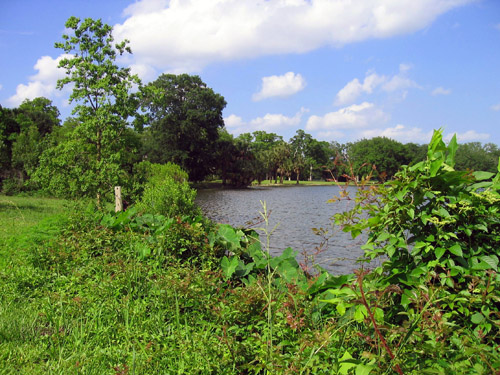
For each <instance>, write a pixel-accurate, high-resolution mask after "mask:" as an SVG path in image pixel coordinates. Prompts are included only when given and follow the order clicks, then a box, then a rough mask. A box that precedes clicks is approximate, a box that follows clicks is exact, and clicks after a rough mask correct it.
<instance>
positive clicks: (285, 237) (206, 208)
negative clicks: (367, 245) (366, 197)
mask: <svg viewBox="0 0 500 375" xmlns="http://www.w3.org/2000/svg"><path fill="white" fill-rule="evenodd" d="M349 189H350V195H351V196H352V197H354V195H355V191H356V190H355V189H356V188H355V187H349ZM339 191H340V189H339V187H338V186H335V185H332V186H324V185H323V186H304V185H302V186H301V185H299V186H282V187H251V188H248V189H222V190H221V189H207V190H199V191H198V196H197V199H196V202H197V203H198V205H199V206H200V207H201V208H202V210H203V212H204V213H205V215H206V216H208V217H209V218H211V219H212V220H214V221H217V222H219V223H227V224H231V225H233V226H235V227H245V228H247V227H262V226H263V225H264V224H263V223H260V224H257V225H253V226H252V224H254V223H257V222H258V221H259V220H260V219H261V218H262V217H261V215H260V214H259V212H262V211H263V209H262V205H261V203H260V202H261V201H262V202H264V201H265V202H266V205H267V209H268V211H269V212H270V216H269V230H271V229H272V228H273V227H274V226H276V225H277V228H276V229H275V230H274V232H273V233H272V236H271V241H270V251H271V253H272V254H273V255H279V254H280V253H281V252H282V251H283V250H284V249H285V248H287V247H289V246H290V247H292V248H293V249H294V250H297V251H298V252H299V253H300V254H302V255H301V256H300V257H299V258H300V260H301V261H304V260H305V259H306V258H305V255H306V254H307V255H308V256H312V255H313V254H315V253H317V250H318V247H320V245H321V244H322V242H323V238H322V236H318V235H316V234H315V233H314V231H313V228H317V229H319V228H323V229H325V230H328V237H330V238H329V239H328V242H327V243H326V244H324V245H323V246H322V248H321V249H322V250H321V251H320V253H319V254H317V255H315V256H314V258H315V261H316V263H318V264H320V265H321V266H322V267H325V268H326V269H328V270H329V271H330V272H332V273H334V274H342V273H348V272H352V271H353V270H354V269H356V268H359V265H356V264H355V261H356V259H357V258H358V257H359V256H361V255H362V254H363V251H362V250H361V249H360V246H361V245H362V244H363V243H364V241H363V240H364V239H363V237H362V236H360V237H358V238H356V239H354V240H353V239H352V238H351V235H350V234H349V233H344V232H342V231H340V229H339V228H335V227H334V226H332V220H331V217H332V216H333V215H334V214H336V213H338V212H343V211H346V210H347V209H348V208H349V207H351V206H352V204H353V202H352V201H346V200H344V201H337V202H335V203H327V201H328V200H329V199H331V198H332V197H334V196H336V195H338V194H339ZM259 234H260V235H261V240H262V239H263V238H264V235H263V234H262V231H259Z"/></svg>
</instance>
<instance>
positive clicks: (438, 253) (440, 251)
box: [434, 247, 446, 259]
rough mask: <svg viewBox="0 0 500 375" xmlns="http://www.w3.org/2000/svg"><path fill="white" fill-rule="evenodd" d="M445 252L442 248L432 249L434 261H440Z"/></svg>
mask: <svg viewBox="0 0 500 375" xmlns="http://www.w3.org/2000/svg"><path fill="white" fill-rule="evenodd" d="M445 251H446V250H445V249H444V248H443V247H436V248H435V249H434V255H435V256H436V259H440V258H441V257H442V256H443V254H444V252H445Z"/></svg>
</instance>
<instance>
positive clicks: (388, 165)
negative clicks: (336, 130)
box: [348, 137, 409, 179]
mask: <svg viewBox="0 0 500 375" xmlns="http://www.w3.org/2000/svg"><path fill="white" fill-rule="evenodd" d="M348 155H349V160H350V162H351V163H352V165H353V169H354V173H356V174H359V175H363V174H369V173H370V170H371V169H372V168H373V167H375V168H376V171H377V173H378V178H379V179H385V178H391V177H392V176H394V174H395V173H396V172H397V171H398V169H399V168H400V167H401V166H402V165H406V164H408V161H409V160H408V158H407V156H406V154H405V149H404V147H403V144H402V143H400V142H397V141H394V140H392V139H389V138H386V137H375V138H372V139H362V140H360V141H357V142H355V143H352V144H350V145H349V146H348Z"/></svg>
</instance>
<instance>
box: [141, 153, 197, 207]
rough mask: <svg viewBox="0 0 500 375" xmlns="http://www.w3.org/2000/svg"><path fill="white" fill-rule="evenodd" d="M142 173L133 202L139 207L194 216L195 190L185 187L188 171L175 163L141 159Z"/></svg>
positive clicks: (187, 185) (186, 185)
mask: <svg viewBox="0 0 500 375" xmlns="http://www.w3.org/2000/svg"><path fill="white" fill-rule="evenodd" d="M141 164H142V165H141V166H140V168H141V169H142V171H143V173H144V174H145V176H146V183H145V184H144V190H143V192H142V196H141V198H140V200H139V202H138V203H137V208H138V210H139V211H142V212H147V213H150V214H160V215H165V216H167V217H174V216H183V215H188V216H194V215H196V214H197V213H198V210H199V209H198V208H197V206H196V205H195V203H194V199H195V198H196V191H195V190H193V189H191V188H190V187H189V184H188V182H187V180H188V175H187V173H186V172H184V171H183V170H182V169H181V168H180V167H179V166H178V165H176V164H172V163H167V164H151V163H149V162H144V163H141Z"/></svg>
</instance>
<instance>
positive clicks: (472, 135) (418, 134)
mask: <svg viewBox="0 0 500 375" xmlns="http://www.w3.org/2000/svg"><path fill="white" fill-rule="evenodd" d="M432 134H433V131H432V130H430V131H425V130H423V129H422V128H419V127H408V126H405V125H402V124H398V125H396V126H394V127H388V128H383V129H365V130H361V131H360V132H359V133H358V135H359V138H374V137H387V138H390V139H394V140H396V141H399V142H401V143H410V142H411V143H428V142H430V140H431V138H432ZM454 134H455V133H447V134H446V135H444V136H443V139H444V140H445V141H446V142H449V141H450V140H451V138H452V137H453V135H454ZM456 135H457V141H458V142H472V141H479V142H482V141H486V140H487V139H488V138H489V137H490V135H489V134H487V133H477V132H476V131H475V130H468V131H466V132H464V133H456Z"/></svg>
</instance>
